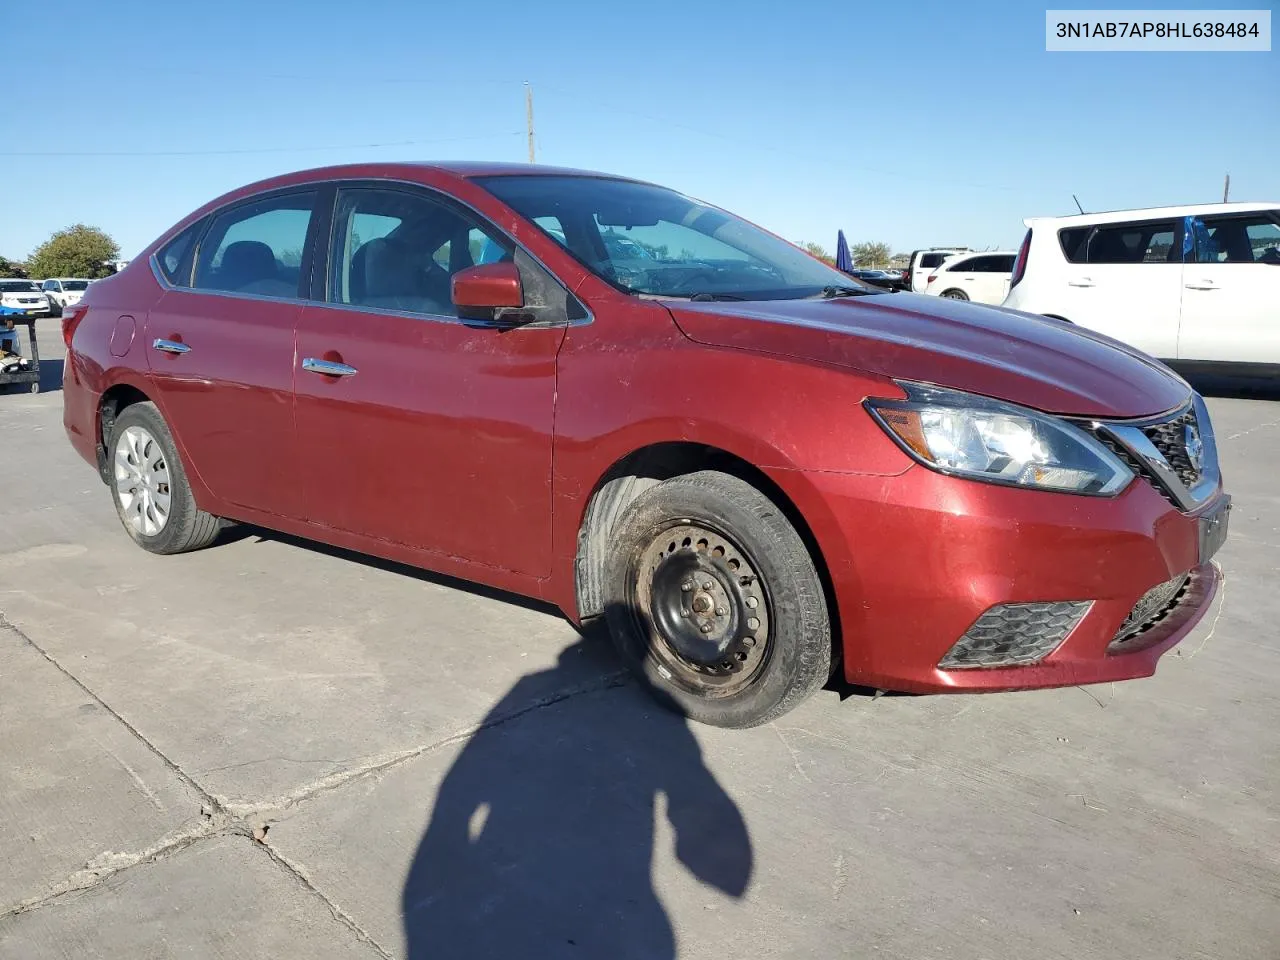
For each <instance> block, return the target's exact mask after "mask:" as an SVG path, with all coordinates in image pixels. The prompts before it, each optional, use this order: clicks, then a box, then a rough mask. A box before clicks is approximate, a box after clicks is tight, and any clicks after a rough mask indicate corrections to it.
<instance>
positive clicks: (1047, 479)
mask: <svg viewBox="0 0 1280 960" xmlns="http://www.w3.org/2000/svg"><path fill="white" fill-rule="evenodd" d="M900 386H901V387H902V388H903V389H904V390H906V391H907V394H908V397H909V399H907V400H876V399H872V400H868V401H867V402H866V403H867V409H868V410H869V411H870V412H871V415H872V416H873V417H875V419H876V421H877V422H878V423H879V424H880V425H881V426H882V427H884V428H885V430H886V431H888V433H889V435H890V436H891V437H893V439H894V440H896V441H897V442H898V443H899V445H900V446H901V447H902V448H903V449H904V450H906V451H907V453H909V454H910V455H911V456H912V457H914V458H915V459H916V460H918V461H920V462H921V463H923V464H924V465H925V466H926V467H930V468H932V469H934V470H937V471H939V472H941V473H951V474H956V475H958V476H962V477H970V478H972V479H974V480H986V481H988V482H991V483H1003V484H1008V485H1011V486H1017V487H1033V488H1036V489H1039V490H1057V491H1061V492H1066V493H1084V494H1092V495H1094V496H1104V497H1109V496H1114V495H1115V494H1117V493H1119V492H1120V491H1121V490H1123V489H1124V488H1125V487H1126V486H1128V485H1129V481H1130V480H1132V479H1133V476H1134V474H1133V471H1132V470H1130V469H1129V467H1127V466H1126V465H1125V464H1124V462H1123V461H1121V460H1120V458H1119V457H1117V456H1116V455H1115V454H1114V453H1112V452H1111V451H1110V450H1108V449H1107V448H1106V447H1105V446H1103V444H1102V443H1101V442H1100V441H1098V440H1096V439H1095V438H1094V437H1092V436H1090V435H1089V434H1088V433H1086V432H1085V431H1084V430H1082V429H1081V428H1080V427H1077V426H1075V425H1074V424H1072V423H1069V422H1068V421H1066V420H1061V419H1059V418H1057V417H1051V416H1048V415H1046V414H1043V413H1039V412H1037V411H1035V410H1029V409H1027V408H1026V407H1019V406H1015V405H1014V404H1011V403H1003V402H1001V401H999V400H992V399H990V398H989V397H982V396H978V395H977V394H972V393H963V392H961V391H959V390H948V389H945V388H942V387H932V386H925V385H923V384H914V383H901V384H900Z"/></svg>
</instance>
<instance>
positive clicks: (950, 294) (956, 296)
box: [942, 289, 969, 300]
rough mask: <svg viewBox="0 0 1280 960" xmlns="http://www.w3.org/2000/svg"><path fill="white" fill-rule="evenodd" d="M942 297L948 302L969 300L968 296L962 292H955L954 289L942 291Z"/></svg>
mask: <svg viewBox="0 0 1280 960" xmlns="http://www.w3.org/2000/svg"><path fill="white" fill-rule="evenodd" d="M942 295H943V296H944V297H946V298H947V299H948V300H968V299H969V295H968V294H967V293H965V292H964V291H963V290H955V289H952V290H944V291H943V292H942Z"/></svg>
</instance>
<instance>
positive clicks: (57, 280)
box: [44, 277, 91, 312]
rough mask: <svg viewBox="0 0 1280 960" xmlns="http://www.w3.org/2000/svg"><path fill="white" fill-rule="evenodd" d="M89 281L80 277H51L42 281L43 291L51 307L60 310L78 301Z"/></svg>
mask: <svg viewBox="0 0 1280 960" xmlns="http://www.w3.org/2000/svg"><path fill="white" fill-rule="evenodd" d="M90 282H91V281H89V280H85V279H83V278H81V277H53V278H52V279H49V280H46V281H45V282H44V293H45V296H47V297H48V298H49V303H50V304H51V305H52V306H53V309H55V310H57V311H58V312H61V311H62V310H64V309H66V308H67V307H72V306H75V305H76V304H77V303H79V302H80V298H81V297H83V296H84V292H85V291H86V290H87V289H89V284H90Z"/></svg>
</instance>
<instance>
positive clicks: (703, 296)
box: [689, 293, 747, 303]
mask: <svg viewBox="0 0 1280 960" xmlns="http://www.w3.org/2000/svg"><path fill="white" fill-rule="evenodd" d="M689 299H690V300H692V301H694V302H695V303H706V302H708V301H712V300H746V299H747V298H746V297H736V296H734V295H733V294H732V293H694V294H690V295H689Z"/></svg>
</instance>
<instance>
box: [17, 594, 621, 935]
mask: <svg viewBox="0 0 1280 960" xmlns="http://www.w3.org/2000/svg"><path fill="white" fill-rule="evenodd" d="M4 627H8V628H9V629H11V630H13V632H14V633H16V634H17V635H18V636H19V637H21V638H22V639H23V640H25V641H26V642H27V643H29V644H31V646H32V647H34V648H35V649H36V650H37V651H38V652H39V653H40V655H41V656H43V657H44V658H45V659H46V660H48V661H49V663H51V664H52V665H53V666H54V667H55V668H56V669H57V670H58V671H59V672H61V673H62V674H64V675H65V676H66V677H67V678H68V679H70V680H71V681H72V682H73V683H75V684H76V685H77V686H78V687H79V688H80V689H81V690H83V691H84V692H85V694H86V695H88V696H89V697H91V698H93V700H94V701H95V702H96V703H98V704H99V705H100V706H101V707H102V708H103V709H104V710H106V711H107V712H108V713H109V714H110V715H111V716H112V717H114V718H115V719H116V720H118V721H119V722H120V723H121V724H123V725H124V726H125V728H126V729H128V730H129V732H130V733H132V734H133V735H134V736H135V737H137V738H138V739H139V740H140V741H141V742H142V743H144V744H146V746H147V748H148V749H149V750H151V751H152V752H153V753H154V754H155V755H156V756H157V757H159V758H160V759H161V760H162V761H163V762H164V764H165V766H166V767H168V768H169V769H170V770H172V771H173V772H174V773H175V774H176V775H177V776H179V777H180V778H181V779H182V781H183V783H185V784H187V785H189V786H190V787H191V788H192V789H193V790H195V791H196V792H197V793H199V794H200V796H201V797H203V798H204V799H205V800H206V801H207V803H208V806H207V807H206V808H205V809H207V810H208V811H209V813H208V815H206V816H205V817H204V818H203V819H202V820H201V821H200V822H199V823H197V824H196V825H195V826H193V827H189V828H187V829H184V830H178V831H174V832H171V833H168V834H165V835H164V836H162V837H161V838H160V839H159V840H158V841H157V842H156V843H154V844H152V845H151V846H149V847H147V848H145V849H143V850H140V851H137V852H134V853H123V852H121V853H117V852H114V851H109V850H108V851H105V852H103V853H101V854H99V855H98V856H97V857H95V858H94V859H93V860H90V861H89V862H88V863H86V864H85V866H84V868H83V869H81V870H77V871H76V872H75V873H73V874H71V875H70V876H69V877H67V878H65V879H63V880H60V881H58V882H57V883H55V884H53V885H52V886H50V887H49V888H47V889H46V890H45V891H44V892H43V893H41V894H39V895H37V896H34V897H29V898H27V899H25V900H22V901H19V902H18V903H15V904H12V905H10V906H7V907H0V919H4V918H6V917H12V916H16V915H18V914H22V913H27V912H30V911H32V910H36V909H39V908H41V907H45V906H48V905H50V904H52V903H54V902H55V901H57V900H59V899H60V898H63V897H66V896H68V895H69V894H72V893H79V892H82V891H85V890H90V889H93V888H96V887H98V886H100V885H102V884H103V883H105V882H106V881H107V880H109V879H110V878H111V877H113V876H115V875H117V874H119V873H122V872H124V871H126V870H130V869H132V868H134V867H139V866H145V865H147V864H150V863H155V862H157V861H158V860H162V859H165V858H167V857H170V856H173V855H174V854H177V853H180V852H181V851H183V850H185V849H187V848H188V847H191V846H194V845H195V844H197V843H200V842H201V841H204V840H210V839H213V838H216V837H224V836H243V837H246V838H249V839H250V840H251V841H252V840H253V833H254V828H255V826H257V825H262V824H265V823H267V822H268V818H269V817H270V816H271V815H273V814H279V813H282V812H284V811H285V810H287V809H289V808H290V807H293V806H295V805H297V804H299V803H302V802H305V801H308V800H312V799H314V798H316V797H318V796H321V795H323V794H326V793H330V792H332V791H334V790H336V789H338V788H340V787H343V786H346V785H347V784H349V783H354V782H355V781H357V780H361V779H364V778H367V777H371V776H377V775H378V774H381V773H383V772H385V771H387V770H390V769H392V768H394V767H397V766H400V765H401V764H404V763H407V762H409V761H410V760H413V759H415V758H417V757H420V756H423V755H425V754H427V753H431V752H433V751H435V750H440V749H443V748H445V747H448V746H450V745H452V744H455V743H459V742H461V741H464V740H467V739H469V738H470V737H473V736H475V735H476V734H477V733H480V732H481V731H483V730H489V729H492V728H494V727H499V726H502V725H503V724H505V723H509V722H511V721H512V720H516V719H519V718H520V717H523V716H525V715H526V714H529V713H532V712H534V711H536V710H542V709H545V708H547V707H550V706H554V705H556V704H558V703H563V702H564V701H566V700H570V699H573V698H574V697H578V696H583V695H586V694H591V693H598V692H601V691H604V690H609V689H613V688H615V687H621V686H624V685H626V684H627V682H628V678H629V674H628V672H627V671H625V670H618V671H614V672H612V673H608V674H605V675H603V676H601V677H596V678H594V679H592V680H590V681H588V682H586V683H581V684H578V685H577V686H574V687H569V688H567V689H564V690H560V691H557V692H556V693H554V694H551V695H549V696H546V697H542V698H539V699H537V700H533V701H531V702H530V703H528V704H526V705H525V706H523V707H521V708H519V709H517V710H512V711H511V712H510V713H507V714H504V715H502V716H499V717H493V718H490V719H488V720H486V721H484V722H481V723H478V724H474V725H473V726H471V727H468V728H466V729H465V730H461V731H459V732H457V733H454V734H451V735H449V736H447V737H444V738H442V739H440V740H435V741H432V742H431V743H428V744H425V745H423V746H419V747H415V748H412V749H409V750H402V751H398V752H396V753H391V754H384V755H382V756H380V757H374V758H372V759H371V760H370V761H369V762H367V763H365V764H363V765H361V766H359V767H357V768H355V769H352V770H347V771H342V772H339V773H335V774H332V775H330V776H327V777H322V778H320V779H319V780H316V781H313V782H311V783H309V784H305V785H304V786H302V787H299V788H298V789H296V790H293V791H291V792H290V793H288V794H285V795H284V796H282V797H278V798H275V799H273V800H269V801H262V802H257V803H243V802H236V801H232V800H228V799H227V798H223V797H218V796H216V795H214V794H210V793H209V792H207V791H206V790H204V788H203V787H201V786H200V785H199V784H198V783H197V782H196V781H195V780H194V779H192V778H191V777H190V776H189V775H188V774H186V773H185V772H184V771H183V770H182V769H181V768H180V767H179V766H178V765H177V764H175V763H174V762H173V761H171V760H170V759H169V758H168V757H166V756H165V755H164V754H163V753H162V752H161V751H160V750H159V749H158V748H157V747H156V746H155V745H154V744H152V743H151V742H150V741H149V740H147V739H146V738H145V737H144V736H142V734H141V733H139V732H138V730H137V729H136V728H134V727H133V726H132V725H131V724H130V723H129V722H128V721H127V720H125V719H124V718H123V717H121V716H120V714H119V713H117V712H116V711H115V710H113V709H112V708H111V707H109V706H108V705H107V704H106V702H105V701H103V700H102V698H101V697H99V696H98V695H97V694H95V693H94V692H93V691H92V690H90V689H89V688H88V687H86V686H85V685H84V684H83V683H82V682H81V681H80V680H79V679H78V678H77V677H76V676H75V675H74V674H72V673H71V672H70V671H68V670H67V669H66V668H64V667H63V666H62V665H61V664H60V663H58V661H57V660H56V659H54V658H53V657H51V656H50V655H49V654H48V653H46V652H45V651H44V650H43V649H42V648H41V647H40V645H39V644H37V643H35V642H34V641H33V640H32V639H31V638H30V637H28V636H27V635H26V634H25V633H23V632H22V630H20V629H19V628H18V627H17V626H15V625H14V624H13V623H12V622H11V621H9V620H7V619H6V618H5V616H4V614H3V613H0V628H4ZM254 842H255V846H260V847H262V849H263V850H264V851H265V852H266V853H267V855H268V856H269V857H270V858H271V859H272V860H273V861H275V862H276V863H277V864H278V865H279V866H280V867H281V868H282V869H284V870H286V871H287V872H288V873H290V874H291V875H292V876H293V877H294V878H295V879H296V880H297V881H298V882H299V883H301V884H302V885H303V886H304V887H306V889H307V890H309V891H310V892H312V893H313V894H315V896H317V897H318V898H319V899H320V900H321V901H322V902H323V903H324V904H325V906H326V907H327V908H328V909H329V911H330V912H331V913H332V914H333V916H334V919H335V920H337V921H338V922H339V923H342V924H343V925H344V926H346V927H348V928H349V929H351V930H352V932H353V933H355V934H356V936H357V937H359V938H360V939H361V940H364V941H365V942H367V943H369V944H370V945H371V946H372V947H373V948H374V949H375V950H377V951H378V952H379V953H380V954H381V955H382V956H383V957H384V958H388V960H389V958H391V957H392V954H390V953H388V952H387V951H386V950H385V948H383V947H382V945H381V944H379V943H378V942H377V941H376V940H375V939H374V938H373V937H372V936H370V935H369V934H368V933H367V932H366V931H365V930H364V929H363V928H362V927H361V926H360V925H359V924H358V923H357V922H356V921H355V920H354V919H353V918H352V917H351V916H350V915H349V914H347V913H346V911H344V910H343V909H342V908H341V907H339V906H338V905H337V904H336V903H334V902H333V901H332V900H330V899H329V897H328V896H326V895H325V894H324V892H323V891H321V890H320V889H319V888H317V887H316V885H315V883H314V882H312V880H311V879H310V878H309V877H308V876H307V874H306V871H305V870H304V869H303V868H302V867H301V866H300V865H298V864H295V863H293V862H292V861H290V860H289V859H288V858H286V857H285V856H284V855H283V854H281V853H280V852H279V851H278V850H276V849H274V848H273V847H271V846H270V845H269V844H267V843H265V842H261V843H259V842H257V841H254Z"/></svg>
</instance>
